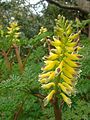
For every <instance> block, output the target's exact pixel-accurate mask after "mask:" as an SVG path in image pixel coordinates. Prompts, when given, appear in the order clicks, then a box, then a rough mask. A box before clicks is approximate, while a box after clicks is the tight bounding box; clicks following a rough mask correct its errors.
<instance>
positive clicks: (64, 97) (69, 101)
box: [60, 93, 72, 107]
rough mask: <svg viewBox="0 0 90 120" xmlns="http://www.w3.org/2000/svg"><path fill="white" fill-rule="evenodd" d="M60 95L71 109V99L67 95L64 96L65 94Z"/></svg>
mask: <svg viewBox="0 0 90 120" xmlns="http://www.w3.org/2000/svg"><path fill="white" fill-rule="evenodd" d="M60 95H61V96H62V97H63V100H64V101H65V102H66V103H67V105H68V106H69V107H71V103H72V102H71V99H70V98H69V97H67V96H66V95H65V94H63V93H60Z"/></svg>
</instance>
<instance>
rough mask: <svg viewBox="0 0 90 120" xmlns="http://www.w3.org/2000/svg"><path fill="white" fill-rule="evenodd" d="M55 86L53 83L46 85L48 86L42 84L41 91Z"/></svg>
mask: <svg viewBox="0 0 90 120" xmlns="http://www.w3.org/2000/svg"><path fill="white" fill-rule="evenodd" d="M53 86H55V83H54V82H51V83H48V84H43V85H42V86H41V87H42V88H43V89H49V88H51V87H53Z"/></svg>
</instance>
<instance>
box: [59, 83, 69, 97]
mask: <svg viewBox="0 0 90 120" xmlns="http://www.w3.org/2000/svg"><path fill="white" fill-rule="evenodd" d="M58 86H59V87H60V88H61V90H62V91H63V92H64V93H66V94H67V95H69V96H71V90H70V89H68V88H67V87H65V86H64V85H63V84H61V83H58Z"/></svg>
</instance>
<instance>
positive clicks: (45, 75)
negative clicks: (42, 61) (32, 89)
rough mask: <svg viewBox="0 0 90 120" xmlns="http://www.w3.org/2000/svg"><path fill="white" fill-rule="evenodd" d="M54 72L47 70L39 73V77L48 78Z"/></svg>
mask: <svg viewBox="0 0 90 120" xmlns="http://www.w3.org/2000/svg"><path fill="white" fill-rule="evenodd" d="M51 73H52V71H50V72H47V73H43V74H40V75H39V78H41V79H42V78H47V77H48V76H49V75H50V74H51Z"/></svg>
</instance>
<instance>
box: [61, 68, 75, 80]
mask: <svg viewBox="0 0 90 120" xmlns="http://www.w3.org/2000/svg"><path fill="white" fill-rule="evenodd" d="M63 73H64V75H66V76H67V77H68V78H73V77H74V75H73V74H72V73H70V72H69V71H68V70H66V69H64V68H63Z"/></svg>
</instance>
